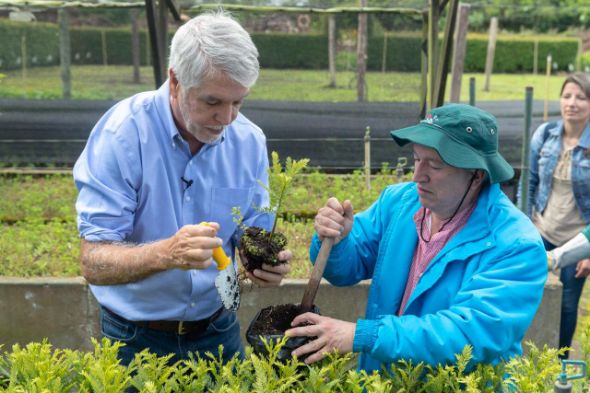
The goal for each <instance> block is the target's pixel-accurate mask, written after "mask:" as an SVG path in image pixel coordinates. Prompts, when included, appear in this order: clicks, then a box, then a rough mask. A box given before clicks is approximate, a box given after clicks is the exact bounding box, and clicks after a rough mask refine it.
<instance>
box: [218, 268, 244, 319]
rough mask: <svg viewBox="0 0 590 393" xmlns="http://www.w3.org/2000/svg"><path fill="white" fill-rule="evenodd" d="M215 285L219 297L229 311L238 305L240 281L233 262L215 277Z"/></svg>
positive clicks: (234, 309) (236, 309)
mask: <svg viewBox="0 0 590 393" xmlns="http://www.w3.org/2000/svg"><path fill="white" fill-rule="evenodd" d="M215 287H216V288H217V292H218V293H219V296H220V297H221V302H222V303H223V306H224V307H225V308H226V309H228V310H230V311H238V308H239V307H240V283H239V281H238V275H237V272H236V268H235V266H234V264H233V263H230V264H229V266H228V267H226V268H225V269H223V270H221V271H220V272H219V274H218V275H217V277H216V278H215Z"/></svg>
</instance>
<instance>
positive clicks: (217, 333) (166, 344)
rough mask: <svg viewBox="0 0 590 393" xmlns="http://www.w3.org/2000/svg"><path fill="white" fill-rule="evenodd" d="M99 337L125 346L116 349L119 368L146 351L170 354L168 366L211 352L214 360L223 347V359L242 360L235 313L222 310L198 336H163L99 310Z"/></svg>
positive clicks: (172, 334) (174, 334) (162, 333)
mask: <svg viewBox="0 0 590 393" xmlns="http://www.w3.org/2000/svg"><path fill="white" fill-rule="evenodd" d="M100 314H101V333H102V336H103V337H107V338H109V339H111V340H114V341H120V342H121V343H123V344H125V345H124V346H123V347H121V348H120V349H119V355H118V357H119V359H120V360H121V364H123V365H125V366H127V365H128V364H129V363H130V362H131V360H132V359H133V358H134V356H135V354H136V353H139V352H141V351H142V350H144V349H146V348H148V349H149V351H150V352H152V353H155V354H156V355H158V356H165V355H168V354H170V353H173V354H174V356H173V357H172V358H171V359H170V364H174V363H175V362H176V361H178V360H184V359H188V358H189V357H188V355H189V353H192V354H193V356H195V357H196V355H200V356H201V357H204V355H205V353H206V352H211V353H212V354H213V355H215V357H217V355H218V353H219V350H218V348H219V345H223V359H224V361H226V362H227V361H228V360H230V359H231V358H232V357H233V356H234V354H236V353H238V354H239V357H240V358H243V354H244V347H243V345H242V342H241V340H240V323H239V321H238V318H237V316H236V313H235V312H231V311H228V310H226V309H223V311H222V312H221V314H220V315H219V317H218V318H217V319H215V320H214V321H213V322H211V323H210V324H209V326H208V327H207V329H206V330H205V331H203V332H202V333H200V334H198V335H191V334H185V335H179V334H178V333H174V332H163V331H158V330H153V329H148V328H146V327H140V326H137V325H135V324H134V323H133V322H130V321H127V320H125V319H123V318H121V317H119V316H117V315H115V314H113V313H110V312H108V311H105V310H104V309H102V310H101V313H100Z"/></svg>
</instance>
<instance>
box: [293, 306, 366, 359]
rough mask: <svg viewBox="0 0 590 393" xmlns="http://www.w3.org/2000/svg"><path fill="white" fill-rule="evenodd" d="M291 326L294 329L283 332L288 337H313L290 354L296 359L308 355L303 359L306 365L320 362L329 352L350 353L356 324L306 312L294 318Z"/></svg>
mask: <svg viewBox="0 0 590 393" xmlns="http://www.w3.org/2000/svg"><path fill="white" fill-rule="evenodd" d="M299 325H304V326H299ZM291 326H296V327H293V328H291V329H289V330H287V331H286V332H285V335H286V336H288V337H315V339H313V340H311V341H310V342H308V343H307V344H305V345H302V346H300V347H299V348H297V349H296V350H294V351H293V352H291V354H292V355H293V356H297V357H300V356H303V355H306V354H310V355H309V356H308V357H307V358H305V363H306V364H311V363H315V362H317V361H319V360H322V359H323V358H324V357H325V356H326V355H327V354H329V353H330V352H334V351H336V352H338V353H342V354H344V353H348V352H352V343H353V341H354V332H355V331H356V323H353V322H346V321H341V320H338V319H334V318H329V317H324V316H321V315H318V314H314V313H311V312H307V313H305V314H301V315H298V316H297V317H295V319H293V322H291Z"/></svg>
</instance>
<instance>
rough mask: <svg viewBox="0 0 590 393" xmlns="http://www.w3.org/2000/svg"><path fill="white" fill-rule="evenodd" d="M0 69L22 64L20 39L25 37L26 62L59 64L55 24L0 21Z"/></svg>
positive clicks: (17, 66) (9, 68) (57, 36)
mask: <svg viewBox="0 0 590 393" xmlns="http://www.w3.org/2000/svg"><path fill="white" fill-rule="evenodd" d="M0 37H2V39H1V41H2V45H0V69H3V70H11V69H18V68H20V67H21V66H22V63H21V62H22V59H21V42H22V41H21V40H22V39H23V38H22V37H25V40H26V48H27V64H36V65H45V66H52V65H56V64H59V35H58V29H57V26H56V25H54V24H50V23H36V24H34V25H31V24H30V23H22V22H20V23H19V22H13V21H8V20H2V21H0Z"/></svg>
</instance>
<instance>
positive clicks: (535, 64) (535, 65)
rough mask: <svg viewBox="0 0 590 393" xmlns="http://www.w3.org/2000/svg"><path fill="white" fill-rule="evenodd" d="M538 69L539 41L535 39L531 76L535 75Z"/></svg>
mask: <svg viewBox="0 0 590 393" xmlns="http://www.w3.org/2000/svg"><path fill="white" fill-rule="evenodd" d="M538 69H539V40H537V39H535V43H534V46H533V75H537V72H538Z"/></svg>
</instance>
